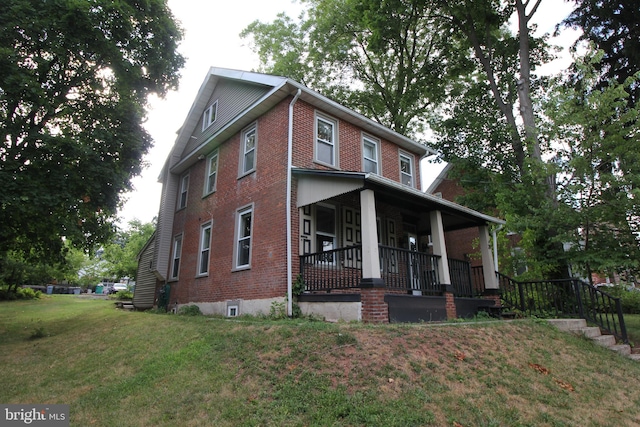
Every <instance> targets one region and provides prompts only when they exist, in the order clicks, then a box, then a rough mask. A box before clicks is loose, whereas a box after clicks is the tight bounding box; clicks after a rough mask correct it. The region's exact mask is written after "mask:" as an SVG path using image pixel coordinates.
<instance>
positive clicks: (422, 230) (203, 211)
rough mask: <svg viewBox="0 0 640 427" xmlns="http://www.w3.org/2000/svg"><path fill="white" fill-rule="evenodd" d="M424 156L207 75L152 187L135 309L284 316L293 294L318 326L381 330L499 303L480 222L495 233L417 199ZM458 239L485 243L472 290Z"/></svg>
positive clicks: (293, 91)
mask: <svg viewBox="0 0 640 427" xmlns="http://www.w3.org/2000/svg"><path fill="white" fill-rule="evenodd" d="M428 154H431V152H430V150H429V149H428V148H427V147H425V146H424V145H422V144H419V143H417V142H415V141H413V140H411V139H409V138H407V137H405V136H403V135H400V134H398V133H396V132H393V131H391V130H390V129H388V128H385V127H384V126H381V125H380V124H378V123H376V122H374V121H372V120H369V119H367V118H365V117H363V116H362V115H360V114H358V113H355V112H354V111H352V110H349V109H348V108H346V107H344V106H342V105H340V104H338V103H336V102H334V101H332V100H330V99H328V98H326V97H324V96H322V95H320V94H318V93H317V92H314V91H312V90H310V89H308V88H306V87H305V86H303V85H301V84H299V83H297V82H295V81H293V80H291V79H287V78H283V77H277V76H270V75H264V74H258V73H251V72H243V71H236V70H229V69H222V68H211V69H210V70H209V72H208V74H207V77H206V78H205V80H204V82H203V84H202V86H201V88H200V90H199V92H198V94H197V96H196V99H195V101H194V103H193V105H192V107H191V109H190V111H189V113H188V115H187V118H186V120H185V122H184V124H183V126H182V127H181V128H180V130H179V131H178V135H177V138H176V142H175V144H174V146H173V149H172V151H171V153H170V154H169V156H168V158H167V161H166V163H165V165H164V168H163V170H162V173H161V176H160V181H161V182H162V184H163V188H162V196H161V202H160V210H159V215H158V227H157V230H156V233H155V235H154V239H153V242H150V243H149V244H147V246H146V247H145V250H144V251H143V253H141V255H140V256H139V259H140V260H141V262H140V264H139V273H138V274H139V277H145V279H144V280H142V281H139V282H138V283H137V285H136V293H138V292H140V294H141V295H143V294H144V295H145V297H144V298H139V299H138V302H137V306H138V307H140V308H146V307H150V306H153V305H154V304H157V303H158V301H164V303H166V304H167V306H168V308H171V309H173V308H177V307H180V306H181V305H186V304H197V305H198V306H199V307H200V309H201V310H202V312H203V313H205V314H220V315H225V316H237V315H242V314H258V313H268V312H269V311H270V309H271V307H272V306H274V303H275V304H278V305H280V306H286V308H287V312H288V313H289V314H291V312H292V308H293V306H292V304H293V302H292V301H293V299H294V298H295V299H296V300H297V303H298V304H299V306H300V308H301V310H302V312H303V313H305V314H316V315H319V316H322V317H324V318H326V319H328V320H338V319H343V320H363V321H370V322H389V321H417V320H441V319H446V318H450V317H455V316H459V315H466V314H468V313H475V310H477V309H478V307H480V306H483V305H491V304H493V301H494V300H495V291H496V290H497V286H498V284H497V282H496V280H495V275H494V274H493V272H494V271H495V268H494V264H493V257H492V256H491V251H490V248H489V239H488V226H489V224H491V223H502V221H501V220H499V219H496V218H493V217H491V216H488V215H484V214H482V213H479V212H476V211H473V210H471V209H468V208H465V207H462V206H459V205H457V204H455V203H453V202H450V201H447V200H445V199H442V198H439V197H436V196H433V195H430V194H427V193H424V192H422V191H421V182H420V173H419V170H420V169H419V164H420V161H421V159H422V158H423V157H425V156H426V155H428ZM463 229H472V230H473V231H474V232H475V234H476V235H478V236H479V237H480V247H481V253H482V262H481V264H482V267H483V271H484V272H485V273H483V274H484V283H485V287H486V289H483V290H482V292H478V290H477V289H472V285H471V265H470V264H469V263H468V262H466V261H464V260H456V259H453V258H451V257H448V256H447V251H448V249H447V245H446V234H447V233H450V232H453V231H455V230H463ZM452 249H454V248H452ZM143 260H144V262H143ZM297 284H302V290H303V292H302V293H301V294H300V295H297V292H296V294H295V295H294V287H295V288H296V289H297V288H298V287H297V286H295V285H297ZM149 289H153V290H154V292H149ZM485 291H486V292H485ZM481 293H482V294H491V295H489V300H487V299H483V298H481V297H483V295H480V294H481ZM150 295H154V297H153V299H152V298H151V296H150ZM135 301H136V300H135V296H134V303H135Z"/></svg>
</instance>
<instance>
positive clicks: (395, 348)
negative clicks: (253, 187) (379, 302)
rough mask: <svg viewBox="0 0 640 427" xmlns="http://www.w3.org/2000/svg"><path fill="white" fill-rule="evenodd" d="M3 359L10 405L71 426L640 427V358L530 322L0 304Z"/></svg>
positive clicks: (86, 302)
mask: <svg viewBox="0 0 640 427" xmlns="http://www.w3.org/2000/svg"><path fill="white" fill-rule="evenodd" d="M37 337H40V338H37ZM0 364H1V366H2V368H3V380H2V387H1V388H0V402H2V403H63V404H70V405H71V425H72V426H119V427H122V426H213V425H215V426H315V425H317V426H334V425H335V426H364V425H366V426H430V425H433V426H457V427H460V426H464V427H469V426H577V425H579V426H632V425H640V391H638V389H637V387H636V384H637V383H638V381H639V380H640V363H638V362H634V361H631V360H628V359H626V358H623V357H620V356H618V355H616V354H614V353H613V352H611V351H609V350H605V349H602V348H600V347H597V346H595V345H594V344H592V343H591V342H590V341H588V340H585V339H582V338H578V337H573V336H569V335H566V334H563V333H560V332H558V331H557V330H555V329H553V328H552V327H550V326H548V325H546V324H545V323H543V322H534V321H517V322H487V323H482V324H481V323H478V324H469V323H460V324H449V325H427V324H422V325H385V326H371V325H362V324H327V323H322V322H308V321H290V320H289V321H279V322H272V321H266V320H256V319H241V320H237V321H232V320H225V319H218V318H206V317H186V316H172V315H158V314H150V313H139V312H127V311H122V310H116V309H115V308H113V303H112V302H109V301H106V300H94V299H90V298H87V297H78V296H72V295H59V296H58V295H54V296H47V297H44V298H43V299H41V300H39V301H31V302H10V303H0Z"/></svg>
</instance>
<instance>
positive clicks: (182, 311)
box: [178, 304, 202, 316]
mask: <svg viewBox="0 0 640 427" xmlns="http://www.w3.org/2000/svg"><path fill="white" fill-rule="evenodd" d="M178 315H180V316H202V311H200V307H198V306H197V305H195V304H190V305H183V306H182V307H180V308H179V309H178Z"/></svg>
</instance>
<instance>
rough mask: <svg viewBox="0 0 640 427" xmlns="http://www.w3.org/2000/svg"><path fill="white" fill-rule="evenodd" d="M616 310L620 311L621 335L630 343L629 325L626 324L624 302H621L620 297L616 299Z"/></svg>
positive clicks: (625, 341)
mask: <svg viewBox="0 0 640 427" xmlns="http://www.w3.org/2000/svg"><path fill="white" fill-rule="evenodd" d="M615 301H616V311H617V313H618V322H620V335H621V338H622V342H623V343H625V344H629V337H627V326H626V325H625V324H624V315H623V314H622V304H621V303H620V298H617V299H616V300H615Z"/></svg>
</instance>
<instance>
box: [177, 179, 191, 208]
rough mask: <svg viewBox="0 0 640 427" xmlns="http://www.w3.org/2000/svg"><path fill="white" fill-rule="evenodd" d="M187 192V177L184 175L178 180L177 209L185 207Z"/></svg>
mask: <svg viewBox="0 0 640 427" xmlns="http://www.w3.org/2000/svg"><path fill="white" fill-rule="evenodd" d="M188 191H189V175H184V176H183V177H182V178H180V194H179V197H178V209H182V208H185V207H186V206H187V194H188Z"/></svg>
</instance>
